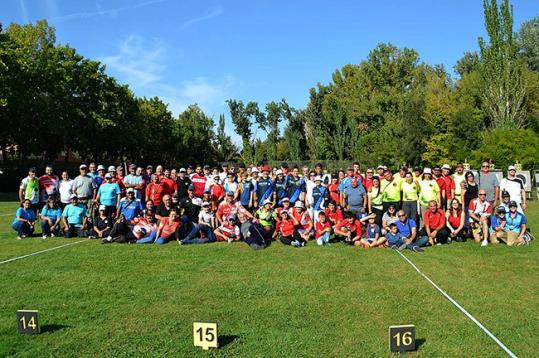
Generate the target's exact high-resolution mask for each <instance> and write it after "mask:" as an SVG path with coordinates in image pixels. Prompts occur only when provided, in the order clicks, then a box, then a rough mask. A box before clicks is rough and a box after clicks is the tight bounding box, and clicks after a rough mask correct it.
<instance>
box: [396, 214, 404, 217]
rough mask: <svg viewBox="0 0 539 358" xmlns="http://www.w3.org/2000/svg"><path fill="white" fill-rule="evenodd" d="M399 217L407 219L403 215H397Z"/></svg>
mask: <svg viewBox="0 0 539 358" xmlns="http://www.w3.org/2000/svg"><path fill="white" fill-rule="evenodd" d="M397 216H398V217H399V218H403V217H405V216H406V215H404V214H401V215H397Z"/></svg>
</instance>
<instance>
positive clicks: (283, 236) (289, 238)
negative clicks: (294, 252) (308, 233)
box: [272, 202, 306, 247]
mask: <svg viewBox="0 0 539 358" xmlns="http://www.w3.org/2000/svg"><path fill="white" fill-rule="evenodd" d="M296 203H297V202H296ZM298 226H299V222H298V220H297V219H296V218H295V217H294V216H293V215H290V213H289V211H288V210H282V211H281V218H280V220H279V221H278V222H277V226H276V227H275V231H274V232H273V237H272V239H275V238H276V237H277V236H279V240H280V241H281V242H282V243H283V244H284V245H290V246H294V247H303V246H305V244H306V240H304V239H303V238H302V237H301V235H300V234H299V232H298V231H297V227H298Z"/></svg>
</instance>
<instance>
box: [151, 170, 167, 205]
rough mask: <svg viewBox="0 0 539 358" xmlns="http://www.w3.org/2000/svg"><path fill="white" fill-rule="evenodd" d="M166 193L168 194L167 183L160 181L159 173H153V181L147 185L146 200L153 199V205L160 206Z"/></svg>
mask: <svg viewBox="0 0 539 358" xmlns="http://www.w3.org/2000/svg"><path fill="white" fill-rule="evenodd" d="M165 194H167V191H166V188H165V185H164V184H163V183H160V182H159V177H158V176H157V174H152V181H151V183H150V184H148V185H147V186H146V200H151V201H152V202H153V205H154V206H155V207H158V206H159V204H161V201H162V200H163V196H164V195H165Z"/></svg>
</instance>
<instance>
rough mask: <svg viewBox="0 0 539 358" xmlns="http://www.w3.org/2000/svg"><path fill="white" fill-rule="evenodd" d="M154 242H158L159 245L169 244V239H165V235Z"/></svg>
mask: <svg viewBox="0 0 539 358" xmlns="http://www.w3.org/2000/svg"><path fill="white" fill-rule="evenodd" d="M154 244H157V245H164V244H168V239H165V238H164V237H158V238H157V239H156V240H155V241H154Z"/></svg>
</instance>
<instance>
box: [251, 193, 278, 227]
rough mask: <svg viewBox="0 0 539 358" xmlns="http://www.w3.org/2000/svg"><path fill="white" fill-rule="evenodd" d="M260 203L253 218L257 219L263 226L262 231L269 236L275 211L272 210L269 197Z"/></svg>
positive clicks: (275, 214)
mask: <svg viewBox="0 0 539 358" xmlns="http://www.w3.org/2000/svg"><path fill="white" fill-rule="evenodd" d="M261 204H262V205H261V206H260V208H259V209H258V210H257V211H256V212H255V218H257V219H258V221H259V223H260V225H262V227H263V228H264V231H265V232H266V233H267V235H268V236H270V235H271V234H272V232H273V230H274V227H275V221H276V220H277V213H276V212H275V211H274V210H273V202H272V201H271V199H267V198H266V199H264V200H263V201H262V202H261Z"/></svg>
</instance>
